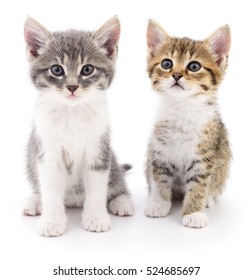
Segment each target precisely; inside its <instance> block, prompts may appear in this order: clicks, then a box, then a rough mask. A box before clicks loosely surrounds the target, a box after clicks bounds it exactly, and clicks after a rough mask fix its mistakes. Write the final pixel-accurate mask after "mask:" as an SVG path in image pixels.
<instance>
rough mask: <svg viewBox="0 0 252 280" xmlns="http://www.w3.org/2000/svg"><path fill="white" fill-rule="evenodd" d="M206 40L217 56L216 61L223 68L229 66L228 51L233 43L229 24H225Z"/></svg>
mask: <svg viewBox="0 0 252 280" xmlns="http://www.w3.org/2000/svg"><path fill="white" fill-rule="evenodd" d="M205 42H206V43H207V44H208V46H209V47H210V50H211V52H212V53H213V54H214V55H215V57H216V63H217V64H218V66H219V67H220V68H222V69H223V70H225V69H226V67H227V61H228V53H229V49H230V44H231V32H230V28H229V26H228V25H224V26H222V27H220V28H219V29H217V30H216V31H215V32H214V33H213V34H211V35H210V36H209V37H208V38H207V39H206V40H205Z"/></svg>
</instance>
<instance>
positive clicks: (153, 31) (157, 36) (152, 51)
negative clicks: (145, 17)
mask: <svg viewBox="0 0 252 280" xmlns="http://www.w3.org/2000/svg"><path fill="white" fill-rule="evenodd" d="M169 38H170V36H169V35H168V34H167V33H166V32H165V31H164V29H163V28H162V27H161V26H160V25H159V24H158V23H157V22H156V21H155V20H152V19H150V20H149V24H148V27H147V47H148V57H153V56H155V55H156V53H157V50H158V48H159V47H160V45H161V44H162V42H163V41H164V40H167V39H169Z"/></svg>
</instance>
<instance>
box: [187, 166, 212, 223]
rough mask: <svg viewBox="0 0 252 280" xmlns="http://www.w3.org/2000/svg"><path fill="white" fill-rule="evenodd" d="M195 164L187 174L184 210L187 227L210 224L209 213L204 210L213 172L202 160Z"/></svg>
mask: <svg viewBox="0 0 252 280" xmlns="http://www.w3.org/2000/svg"><path fill="white" fill-rule="evenodd" d="M194 165H195V166H194V168H192V169H191V170H190V173H188V174H187V180H186V189H187V191H186V194H185V198H184V201H183V210H182V214H183V224H184V225H185V226H187V227H192V228H203V227H205V226H207V224H208V218H207V215H206V213H204V212H203V210H204V209H205V205H206V199H207V196H208V193H207V188H208V185H209V179H210V175H211V173H210V170H209V169H207V168H206V167H205V166H204V165H203V164H202V162H201V161H197V164H194ZM196 165H197V166H196ZM193 169H194V170H193ZM206 170H207V171H206Z"/></svg>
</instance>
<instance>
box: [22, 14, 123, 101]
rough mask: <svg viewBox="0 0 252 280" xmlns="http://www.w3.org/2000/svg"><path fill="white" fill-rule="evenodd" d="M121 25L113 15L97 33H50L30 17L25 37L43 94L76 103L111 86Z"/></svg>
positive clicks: (32, 67) (34, 74) (33, 68)
mask: <svg viewBox="0 0 252 280" xmlns="http://www.w3.org/2000/svg"><path fill="white" fill-rule="evenodd" d="M119 34H120V25H119V21H118V19H117V18H113V19H111V20H110V21H108V22H107V23H105V25H104V26H103V27H102V28H101V29H99V30H98V31H97V32H95V33H91V32H82V31H75V30H70V31H65V32H55V33H49V32H48V31H47V30H46V29H45V28H44V27H42V26H41V25H40V24H39V23H37V22H36V21H35V20H33V19H31V18H28V19H27V21H26V24H25V38H26V43H27V50H28V56H29V58H30V61H31V77H32V81H33V82H34V84H35V86H36V87H37V88H38V89H39V90H40V92H41V94H42V95H47V96H48V97H49V98H52V99H54V100H58V101H62V102H66V103H70V104H76V103H80V102H83V101H84V100H85V98H87V96H88V95H91V94H92V92H94V91H99V90H105V89H107V88H108V87H109V85H110V83H111V81H112V79H113V76H114V71H115V60H116V53H117V43H118V40H119Z"/></svg>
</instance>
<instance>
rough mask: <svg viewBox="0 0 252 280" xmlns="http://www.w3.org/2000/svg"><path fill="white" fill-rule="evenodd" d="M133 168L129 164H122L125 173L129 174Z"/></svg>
mask: <svg viewBox="0 0 252 280" xmlns="http://www.w3.org/2000/svg"><path fill="white" fill-rule="evenodd" d="M132 167H133V166H132V165H130V164H128V163H126V164H122V165H121V170H122V171H123V172H127V171H129V170H130V169H131V168H132Z"/></svg>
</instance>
